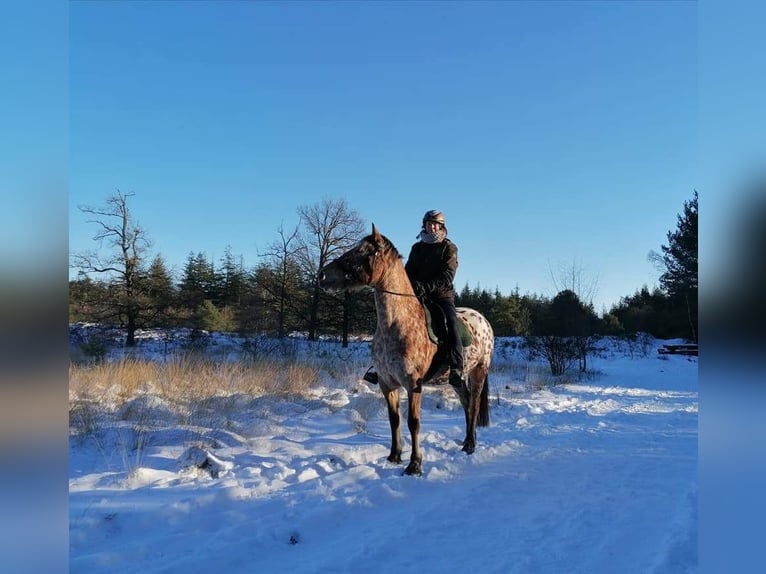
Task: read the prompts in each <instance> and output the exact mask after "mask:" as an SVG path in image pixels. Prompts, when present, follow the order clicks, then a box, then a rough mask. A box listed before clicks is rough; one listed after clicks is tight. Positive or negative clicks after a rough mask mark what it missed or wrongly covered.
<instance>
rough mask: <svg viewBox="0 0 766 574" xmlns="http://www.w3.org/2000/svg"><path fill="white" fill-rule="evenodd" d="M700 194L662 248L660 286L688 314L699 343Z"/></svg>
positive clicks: (686, 203) (692, 201)
mask: <svg viewBox="0 0 766 574" xmlns="http://www.w3.org/2000/svg"><path fill="white" fill-rule="evenodd" d="M697 200H698V197H697V192H696V190H695V192H694V195H693V197H692V199H691V200H690V201H686V202H684V212H683V214H679V215H678V226H677V228H676V230H675V231H669V232H668V244H667V245H663V246H662V266H663V268H664V269H665V272H664V273H663V274H662V275H661V276H660V286H661V287H662V289H663V290H664V291H665V292H666V293H667V294H668V296H669V297H670V299H671V300H673V301H674V302H675V303H676V305H677V306H678V309H679V310H680V311H681V312H684V311H685V314H686V319H687V321H688V326H689V328H690V331H691V332H690V335H691V339H693V340H694V341H696V340H697V282H698V274H697V272H698V260H697V213H698V208H697Z"/></svg>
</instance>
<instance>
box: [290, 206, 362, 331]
mask: <svg viewBox="0 0 766 574" xmlns="http://www.w3.org/2000/svg"><path fill="white" fill-rule="evenodd" d="M298 215H299V216H300V218H301V224H302V232H300V233H299V236H298V241H299V245H300V248H299V250H298V252H297V255H298V260H299V262H300V266H301V269H302V271H303V273H304V276H305V277H306V278H307V279H308V280H309V281H310V282H311V285H312V289H311V299H310V303H309V339H310V340H312V341H313V340H316V336H317V328H318V326H319V306H320V297H321V292H322V291H321V289H320V287H319V281H318V279H317V273H318V272H319V270H320V269H321V268H322V267H324V266H325V265H326V264H327V263H329V262H330V261H331V260H332V259H334V258H335V257H336V256H338V255H340V254H342V253H343V252H344V251H346V250H347V249H349V248H350V247H351V246H352V245H353V244H354V243H355V242H356V241H358V240H359V238H360V237H361V236H362V234H363V233H364V226H365V222H364V220H363V219H362V218H361V217H360V216H359V214H358V213H357V212H356V211H354V210H352V209H350V208H349V206H348V203H347V202H346V200H345V199H328V198H325V199H323V200H322V201H321V202H319V203H317V204H314V205H304V206H301V207H299V208H298ZM347 314H348V310H347V305H344V324H348V323H347V317H346V315H347Z"/></svg>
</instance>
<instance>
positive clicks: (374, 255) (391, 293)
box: [370, 249, 418, 299]
mask: <svg viewBox="0 0 766 574" xmlns="http://www.w3.org/2000/svg"><path fill="white" fill-rule="evenodd" d="M379 254H380V250H379V249H376V250H375V253H373V255H372V257H373V262H372V264H371V265H370V270H371V271H372V270H374V268H375V261H376V260H377V259H378V255H379ZM378 290H379V291H380V292H381V293H388V294H389V295H398V296H399V297H415V298H416V299H417V298H418V296H417V295H415V294H414V293H399V292H397V291H389V290H388V289H382V288H380V289H378Z"/></svg>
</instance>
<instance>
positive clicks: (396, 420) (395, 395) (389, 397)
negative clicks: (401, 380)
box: [380, 385, 402, 464]
mask: <svg viewBox="0 0 766 574" xmlns="http://www.w3.org/2000/svg"><path fill="white" fill-rule="evenodd" d="M380 389H381V391H383V398H385V399H386V406H387V407H388V423H389V425H390V427H391V453H390V454H389V455H388V461H389V462H395V463H397V464H399V463H401V462H402V427H401V420H400V417H399V389H388V388H386V387H385V385H381V386H380Z"/></svg>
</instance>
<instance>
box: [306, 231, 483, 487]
mask: <svg viewBox="0 0 766 574" xmlns="http://www.w3.org/2000/svg"><path fill="white" fill-rule="evenodd" d="M319 284H320V285H321V286H322V287H323V288H325V289H329V290H337V289H341V290H342V289H360V288H364V287H365V286H370V287H372V288H373V289H374V290H375V310H376V313H377V321H378V325H377V329H376V331H375V337H374V338H373V341H372V356H373V361H374V363H375V366H376V368H377V370H378V381H379V383H380V390H381V391H382V392H383V397H384V398H385V399H386V404H387V406H388V420H389V423H390V424H391V454H389V455H388V460H389V461H391V462H395V463H401V462H402V432H401V426H400V417H399V389H400V388H404V389H405V390H406V391H407V398H408V402H409V405H408V412H407V426H408V427H409V429H410V436H411V439H412V453H411V455H410V463H409V465H408V466H407V468H406V469H405V471H404V473H405V474H414V475H420V474H421V473H422V461H423V455H422V453H421V450H420V438H419V433H420V403H421V393H422V391H423V384H424V383H428V382H429V381H434V380H437V379H440V378H443V377H444V374H445V372H446V371H447V369H448V364H447V360H446V353H445V352H443V351H442V350H441V349H439V348H438V347H437V345H436V344H435V343H433V342H432V341H431V339H430V337H429V334H428V329H427V326H426V317H425V311H424V310H423V306H422V305H421V303H420V301H419V300H418V299H417V297H416V296H415V293H414V291H413V290H412V284H411V283H410V280H409V278H408V277H407V273H406V271H405V270H404V264H403V263H402V257H401V255H400V254H399V252H398V251H397V250H396V247H394V244H393V243H391V241H389V240H388V239H387V238H386V237H384V236H383V235H381V234H380V232H379V231H378V230H377V228H376V227H375V225H374V224H373V226H372V234H370V235H368V236H367V237H365V238H363V239H362V240H360V241H359V243H357V245H356V246H355V247H353V248H352V249H350V250H349V251H347V252H346V253H344V254H343V255H341V256H340V257H338V258H337V259H336V260H334V261H333V262H331V263H329V264H328V265H327V266H325V267H324V268H323V269H321V270H320V272H319ZM457 315H458V318H459V319H460V320H462V321H463V322H464V323H465V324H466V326H467V328H468V330H469V331H470V333H471V335H472V337H473V342H472V343H471V344H470V345H468V346H466V347H465V349H464V356H465V366H464V367H465V368H464V372H465V374H466V376H467V379H468V381H467V386H466V384H463V385H462V387H461V388H455V390H456V391H457V393H458V396H459V397H460V402H461V404H462V405H463V410H464V411H465V439H464V441H463V450H464V451H465V452H467V453H468V454H471V453H472V452H473V451H474V449H475V448H476V426H477V425H478V426H487V425H488V424H489V388H488V387H489V376H488V374H489V365H490V361H491V359H492V350H493V347H494V333H493V332H492V326H491V325H490V324H489V322H488V321H487V319H485V318H484V316H482V315H481V314H480V313H478V312H477V311H474V310H473V309H468V308H465V307H458V308H457Z"/></svg>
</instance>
